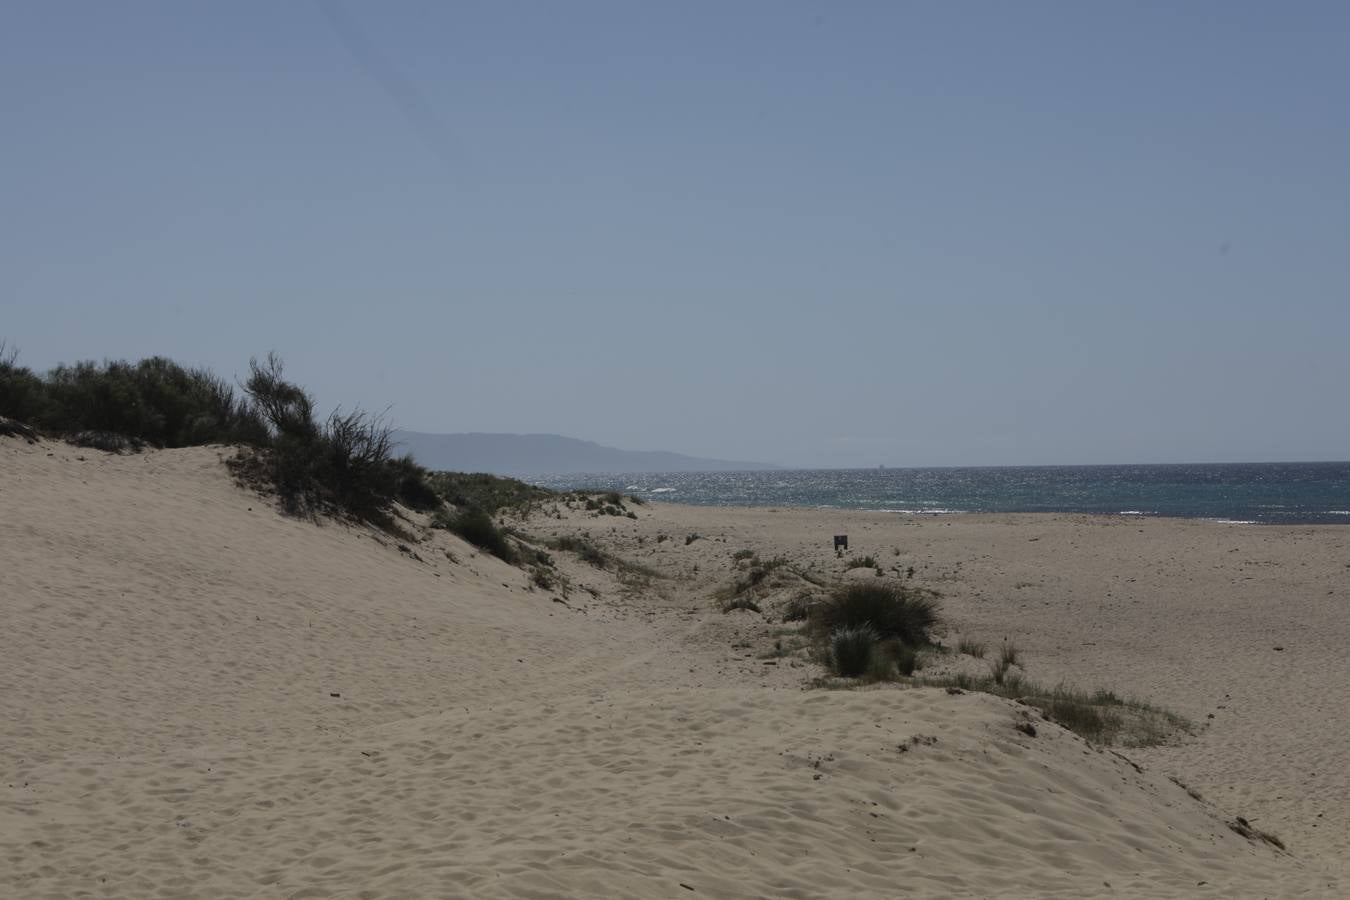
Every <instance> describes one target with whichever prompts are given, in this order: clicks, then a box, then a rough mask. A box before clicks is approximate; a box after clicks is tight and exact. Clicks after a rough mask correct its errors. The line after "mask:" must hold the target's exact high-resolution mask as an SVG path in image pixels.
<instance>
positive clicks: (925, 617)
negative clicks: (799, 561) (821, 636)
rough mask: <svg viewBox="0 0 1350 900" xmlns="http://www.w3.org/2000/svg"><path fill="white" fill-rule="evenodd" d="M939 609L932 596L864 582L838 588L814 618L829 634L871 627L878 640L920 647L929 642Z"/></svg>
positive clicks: (884, 583)
mask: <svg viewBox="0 0 1350 900" xmlns="http://www.w3.org/2000/svg"><path fill="white" fill-rule="evenodd" d="M938 609H939V603H938V600H937V597H936V596H934V595H933V594H931V593H928V592H925V591H921V590H918V589H915V588H910V587H906V586H905V585H902V584H899V583H896V582H890V581H877V582H873V581H862V582H853V583H851V584H846V585H843V586H841V587H839V588H837V589H836V590H835V591H834V592H833V593H832V594H831V595H830V597H829V599H828V600H826V601H825V602H824V603H821V604H819V605H818V606H817V607H816V608H815V616H816V618H817V621H818V624H819V626H820V628H821V629H822V630H823V631H825V632H826V633H828V634H833V633H834V632H835V631H836V630H838V629H840V628H858V627H861V626H863V625H868V626H870V627H871V628H872V629H873V631H874V632H875V634H876V635H877V637H879V638H886V639H894V640H898V641H900V642H901V643H903V644H908V645H910V646H913V647H917V646H921V645H924V644H927V643H929V637H930V633H931V631H932V629H933V627H934V626H935V625H937V622H938Z"/></svg>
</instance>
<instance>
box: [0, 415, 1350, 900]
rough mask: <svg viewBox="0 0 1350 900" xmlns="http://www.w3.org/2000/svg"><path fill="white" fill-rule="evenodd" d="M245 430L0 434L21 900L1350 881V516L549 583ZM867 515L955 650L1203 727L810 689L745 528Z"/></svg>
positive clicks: (903, 525) (667, 569) (764, 518)
mask: <svg viewBox="0 0 1350 900" xmlns="http://www.w3.org/2000/svg"><path fill="white" fill-rule="evenodd" d="M231 452H232V451H230V450H228V449H226V448H196V449H189V450H172V451H152V452H146V453H142V454H138V455H128V456H110V455H105V454H103V453H100V452H98V451H93V450H81V449H78V448H75V447H72V446H69V445H65V444H59V443H48V442H43V443H40V444H37V445H31V444H28V443H26V442H24V441H22V440H19V439H14V438H0V509H3V516H0V614H2V615H3V617H4V624H5V628H4V629H3V631H0V738H2V739H3V740H0V896H3V897H14V898H67V897H120V898H147V897H164V898H170V897H173V898H176V897H184V898H189V897H260V898H274V897H275V898H281V897H353V898H355V897H360V898H394V897H466V898H467V897H473V898H478V897H483V898H492V897H532V898H534V897H715V898H739V897H765V898H779V897H800V898H808V897H873V896H875V897H895V896H902V897H966V896H970V897H1083V896H1119V897H1192V896H1214V897H1292V896H1307V897H1336V896H1344V895H1346V893H1348V892H1350V873H1347V872H1346V871H1345V867H1344V865H1343V861H1344V860H1345V858H1346V857H1347V855H1348V854H1350V820H1348V819H1347V814H1346V810H1347V807H1348V806H1350V776H1347V774H1346V773H1347V771H1348V770H1350V748H1348V746H1347V743H1346V738H1347V725H1350V710H1347V709H1346V706H1345V698H1346V697H1350V665H1347V663H1346V661H1345V655H1344V646H1345V643H1346V637H1347V635H1350V613H1348V612H1347V608H1346V605H1345V597H1344V593H1343V592H1344V591H1345V590H1346V588H1345V585H1346V582H1347V577H1346V576H1347V575H1348V574H1350V569H1347V564H1350V530H1347V529H1345V528H1337V527H1317V528H1269V527H1235V526H1222V525H1216V524H1211V523H1196V522H1178V521H1164V520H1140V521H1130V520H1124V519H1091V518H1083V517H1072V516H1023V517H957V518H939V519H927V518H925V519H922V520H914V519H903V518H897V517H894V516H883V515H866V514H860V513H834V512H820V511H814V510H810V511H808V510H794V511H787V510H783V511H769V510H708V509H694V508H687V507H678V506H665V505H654V504H649V505H646V506H641V507H637V508H636V513H637V518H636V519H635V520H634V519H628V518H619V517H611V516H602V517H599V518H597V517H594V516H592V515H590V514H587V513H585V512H584V511H580V510H567V509H564V510H561V511H560V514H561V516H562V518H549V517H546V516H543V515H536V516H534V517H533V518H531V519H530V520H529V521H527V522H523V523H520V524H521V527H524V528H525V529H527V530H529V531H530V532H532V533H536V534H539V535H548V534H552V533H558V534H574V533H579V532H582V531H585V532H588V533H589V534H590V535H592V536H593V537H594V538H595V539H596V540H597V541H600V542H601V543H603V544H604V546H605V547H606V548H607V549H609V550H610V551H611V552H613V553H616V554H618V555H620V556H623V557H626V558H628V559H632V560H636V561H639V562H642V563H644V564H646V565H649V566H651V567H653V568H654V569H656V570H657V571H658V572H660V573H662V574H663V575H664V576H665V577H660V578H654V579H651V581H650V583H649V584H647V585H645V586H642V585H635V584H634V583H632V582H631V581H630V582H629V583H624V582H623V581H621V580H620V579H617V578H616V577H615V576H614V575H613V574H612V573H609V572H603V571H600V570H597V569H594V568H592V567H589V566H586V565H584V564H582V563H580V562H579V561H578V560H576V559H575V558H574V557H569V556H568V555H567V554H563V553H556V554H555V556H556V557H558V559H559V565H560V568H562V569H563V570H564V572H565V573H566V574H567V576H568V577H569V579H570V581H571V583H572V588H571V590H569V591H568V593H567V596H566V597H563V596H562V595H561V594H560V593H559V592H558V591H544V590H541V589H538V588H536V587H534V586H533V585H531V583H530V579H529V577H528V575H527V574H526V573H525V572H522V571H521V570H520V569H517V568H513V567H510V566H507V565H505V564H503V563H501V562H499V561H498V560H495V559H493V558H491V557H488V556H486V555H484V554H482V553H478V552H476V551H474V550H473V549H472V548H470V547H469V546H468V545H466V544H464V543H463V542H461V541H459V540H458V539H457V538H454V537H453V536H450V535H447V534H446V533H445V532H442V531H432V530H429V529H423V530H421V531H419V537H418V539H417V540H409V541H407V542H404V543H403V546H402V547H400V541H399V540H398V539H395V538H390V537H388V536H386V535H381V534H378V533H376V532H373V531H371V530H369V529H366V528H356V527H349V526H346V525H342V524H338V523H334V522H326V523H318V524H316V523H312V522H309V521H302V520H297V519H293V518H287V517H284V516H282V515H280V514H279V513H278V512H277V511H276V510H275V509H274V508H273V507H272V505H271V504H270V503H269V502H268V501H266V500H263V499H261V498H259V497H257V496H256V495H253V494H251V493H249V492H247V491H244V490H242V489H240V488H239V487H237V486H236V485H235V484H234V483H233V481H232V480H231V478H230V476H229V473H228V472H227V470H226V468H225V467H224V466H223V465H222V459H223V458H224V457H225V456H227V455H228V454H230V453H231ZM692 532H697V533H699V534H700V535H702V538H701V539H699V540H695V541H693V542H691V543H687V544H686V542H685V536H686V535H687V534H689V533H692ZM841 532H847V533H848V534H849V535H850V539H851V542H852V544H853V547H854V550H855V552H863V553H875V554H876V555H878V557H879V558H880V559H881V560H882V561H883V563H884V564H885V565H886V566H891V565H898V566H901V567H902V568H903V567H905V566H909V565H913V566H914V567H915V569H916V573H915V580H916V581H918V582H920V583H925V584H930V585H932V586H934V587H936V588H938V589H940V590H941V591H942V592H943V593H944V596H945V600H944V603H945V610H946V613H947V619H948V624H947V629H948V634H947V641H948V643H951V642H952V641H953V640H954V639H955V638H956V637H957V636H966V635H973V636H976V637H979V638H981V639H984V640H987V641H990V642H997V641H998V640H1000V639H1002V638H1003V637H1005V636H1007V637H1011V638H1013V639H1014V640H1016V641H1017V642H1018V643H1019V644H1020V645H1021V646H1022V648H1023V649H1024V651H1025V653H1026V655H1027V659H1028V662H1027V667H1028V670H1029V672H1030V674H1032V675H1034V676H1035V677H1036V678H1038V679H1039V680H1042V681H1047V682H1051V683H1053V682H1055V681H1057V680H1059V679H1066V680H1069V681H1072V682H1075V683H1079V684H1083V685H1084V686H1096V685H1098V684H1103V685H1109V686H1111V687H1114V688H1116V689H1117V690H1119V691H1121V692H1126V693H1132V694H1138V695H1140V696H1142V697H1145V698H1147V699H1150V700H1153V701H1155V702H1158V703H1160V704H1163V705H1166V706H1168V707H1170V708H1172V709H1175V710H1176V711H1177V712H1179V713H1181V714H1183V715H1185V716H1187V717H1189V718H1191V719H1192V720H1194V721H1195V722H1196V725H1197V727H1196V733H1195V734H1194V735H1193V736H1191V737H1189V738H1186V739H1185V740H1183V741H1181V742H1179V743H1176V744H1173V745H1169V746H1164V747H1156V748H1147V749H1123V750H1121V751H1120V752H1119V753H1115V752H1111V751H1108V750H1102V749H1099V748H1095V747H1092V746H1090V745H1089V744H1087V743H1086V742H1084V741H1083V740H1082V739H1080V738H1079V737H1077V736H1075V735H1073V734H1071V733H1069V732H1067V731H1065V730H1063V729H1061V728H1060V727H1059V726H1057V725H1054V724H1052V723H1050V722H1047V721H1045V720H1044V719H1041V718H1039V717H1038V716H1036V715H1035V714H1034V713H1033V712H1032V711H1029V710H1028V709H1027V708H1026V707H1023V706H1019V705H1017V704H1016V703H1013V702H1011V701H1006V700H1003V699H999V698H995V697H991V696H988V695H983V694H976V693H965V694H959V695H954V694H949V693H947V692H946V691H944V690H942V689H937V688H925V689H914V688H899V687H891V686H888V687H884V688H879V689H874V690H860V691H832V690H820V689H809V690H808V689H804V687H805V686H806V685H807V683H808V681H809V680H810V679H811V678H812V677H814V676H816V675H818V674H819V670H818V669H817V668H815V667H814V666H813V664H811V663H810V662H809V661H807V660H806V659H805V658H804V657H792V658H784V659H774V660H769V659H761V658H759V657H760V655H761V654H760V652H759V651H760V649H761V648H762V647H764V646H766V645H770V644H772V641H773V640H774V639H775V638H774V636H775V635H776V634H781V629H782V628H783V626H782V625H781V624H780V623H776V622H773V621H770V619H772V618H773V617H772V615H770V616H767V617H766V616H763V615H757V614H754V613H751V612H745V611H738V612H734V613H730V614H723V613H722V612H721V611H720V609H719V608H718V606H717V604H716V603H715V602H714V601H713V599H712V596H713V594H714V593H715V592H716V591H717V590H718V589H719V588H720V587H722V586H724V585H726V584H727V583H728V582H729V581H730V580H731V579H732V578H734V577H735V575H736V572H737V568H736V563H735V561H734V560H733V559H732V554H733V552H734V551H735V550H739V549H742V548H747V549H754V550H756V551H757V552H759V553H760V555H761V556H762V557H765V558H768V557H771V556H774V555H778V554H783V555H786V556H788V557H790V558H792V559H793V560H794V561H796V562H797V563H799V564H800V565H803V566H806V565H812V564H814V565H815V566H816V567H817V569H816V571H819V572H821V573H824V574H826V575H828V577H830V578H840V577H853V576H852V575H848V576H846V575H845V573H843V572H842V570H841V564H840V563H839V561H838V560H836V559H835V558H834V554H833V552H832V550H831V549H830V547H829V545H828V540H829V537H830V535H832V534H835V533H841ZM662 534H665V535H669V536H671V538H672V539H670V540H661V541H658V536H659V535H662ZM896 550H898V551H899V554H898V555H897V554H896V552H895V551H896ZM447 554H450V555H452V556H453V559H451V558H450V556H448V555H447ZM864 574H865V572H864ZM1276 647H1282V648H1283V649H1281V650H1276V649H1274V648H1276ZM1211 714H1212V715H1213V718H1209V716H1210V715H1211ZM1026 722H1034V724H1035V729H1034V730H1035V731H1036V734H1035V736H1030V735H1028V734H1026V733H1024V732H1023V731H1019V730H1018V729H1017V727H1016V726H1017V725H1019V724H1022V723H1026ZM1169 776H1171V777H1169ZM1172 777H1175V778H1176V779H1177V780H1179V781H1181V782H1183V783H1184V784H1186V785H1188V786H1189V787H1190V788H1191V789H1192V791H1194V792H1195V793H1198V794H1199V795H1200V796H1201V797H1203V800H1196V799H1194V798H1193V797H1192V796H1191V795H1189V794H1188V793H1187V791H1186V790H1184V789H1183V788H1182V787H1180V786H1179V785H1178V784H1177V783H1175V782H1174V781H1173V780H1172ZM1236 815H1242V816H1246V817H1247V818H1248V819H1250V820H1251V822H1252V823H1253V825H1255V826H1257V827H1259V828H1262V829H1265V830H1268V831H1270V832H1273V833H1275V834H1277V835H1279V836H1280V837H1281V838H1282V839H1283V840H1284V841H1285V842H1286V843H1287V845H1288V848H1289V852H1288V853H1283V852H1279V851H1278V850H1276V849H1275V848H1274V847H1272V846H1270V845H1269V844H1267V843H1264V842H1262V841H1253V840H1249V839H1247V838H1244V837H1241V836H1239V835H1238V834H1236V833H1234V832H1233V831H1232V830H1231V829H1230V828H1229V827H1228V825H1227V822H1228V821H1229V820H1231V819H1232V818H1233V817H1234V816H1236Z"/></svg>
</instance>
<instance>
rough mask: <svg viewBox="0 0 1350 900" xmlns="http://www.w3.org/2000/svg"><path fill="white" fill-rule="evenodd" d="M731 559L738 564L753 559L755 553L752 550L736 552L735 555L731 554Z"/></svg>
mask: <svg viewBox="0 0 1350 900" xmlns="http://www.w3.org/2000/svg"><path fill="white" fill-rule="evenodd" d="M731 558H732V559H734V560H736V561H737V562H740V561H741V560H743V559H754V558H755V551H753V550H737V551H736V552H735V553H733V554H731Z"/></svg>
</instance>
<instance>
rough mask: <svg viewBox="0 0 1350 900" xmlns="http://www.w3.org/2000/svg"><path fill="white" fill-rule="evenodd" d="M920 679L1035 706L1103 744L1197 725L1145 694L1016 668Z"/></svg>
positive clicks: (1152, 742) (1160, 740)
mask: <svg viewBox="0 0 1350 900" xmlns="http://www.w3.org/2000/svg"><path fill="white" fill-rule="evenodd" d="M911 683H912V684H914V685H920V686H923V685H928V686H936V687H956V688H961V689H963V690H967V691H979V692H982V693H986V694H994V695H995V696H999V697H1006V698H1008V699H1010V700H1017V701H1019V702H1021V703H1025V704H1027V705H1028V706H1034V707H1036V708H1037V709H1039V710H1041V712H1043V713H1045V716H1046V718H1047V719H1050V720H1051V721H1053V722H1055V723H1057V724H1059V725H1062V726H1064V727H1065V728H1067V729H1068V730H1070V731H1072V732H1073V733H1074V734H1077V735H1079V736H1080V737H1082V738H1085V739H1086V740H1088V741H1091V742H1092V743H1095V744H1101V745H1103V746H1112V745H1114V746H1124V747H1155V746H1159V745H1161V744H1166V743H1169V742H1170V741H1173V740H1175V739H1176V738H1177V737H1178V736H1180V735H1183V734H1188V733H1190V732H1191V730H1192V726H1191V723H1190V722H1189V721H1187V720H1186V719H1185V718H1183V717H1182V716H1179V715H1177V714H1176V713H1173V712H1169V711H1168V710H1165V709H1161V708H1159V707H1157V706H1154V705H1153V704H1151V703H1146V702H1144V701H1142V700H1135V699H1129V698H1123V697H1120V696H1119V695H1117V694H1116V693H1115V692H1113V691H1109V690H1102V689H1099V690H1094V691H1085V690H1080V689H1078V688H1074V687H1070V686H1068V685H1064V684H1060V685H1056V686H1055V687H1046V686H1044V685H1041V684H1038V683H1036V682H1034V681H1031V680H1029V679H1027V678H1025V677H1022V676H1018V675H1016V674H1011V673H1010V674H1008V675H1007V676H1006V677H1005V678H1004V680H1003V681H1002V682H1001V683H1000V682H997V681H995V680H994V679H993V678H992V677H979V676H972V675H965V674H959V675H953V676H947V677H942V678H914V679H913V680H912V682H911Z"/></svg>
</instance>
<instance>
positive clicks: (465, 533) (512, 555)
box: [437, 509, 519, 563]
mask: <svg viewBox="0 0 1350 900" xmlns="http://www.w3.org/2000/svg"><path fill="white" fill-rule="evenodd" d="M437 524H438V525H440V526H442V527H443V528H445V529H446V530H448V531H450V532H452V533H454V534H457V535H459V536H460V537H462V538H464V540H466V541H468V542H469V543H470V544H473V545H474V546H475V547H477V548H478V549H480V550H485V551H487V552H488V553H491V554H492V555H493V556H495V557H497V558H498V559H500V560H502V561H504V562H508V563H515V562H516V561H517V559H518V558H519V557H518V555H517V553H516V550H515V548H514V547H512V546H511V542H510V541H509V540H507V537H506V535H505V533H503V532H502V530H501V529H500V528H498V527H497V523H496V522H494V521H492V517H491V516H489V515H488V514H487V513H485V512H483V511H482V510H481V509H464V510H460V511H459V512H457V513H455V514H453V515H443V516H441V517H439V518H438V519H437Z"/></svg>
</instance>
